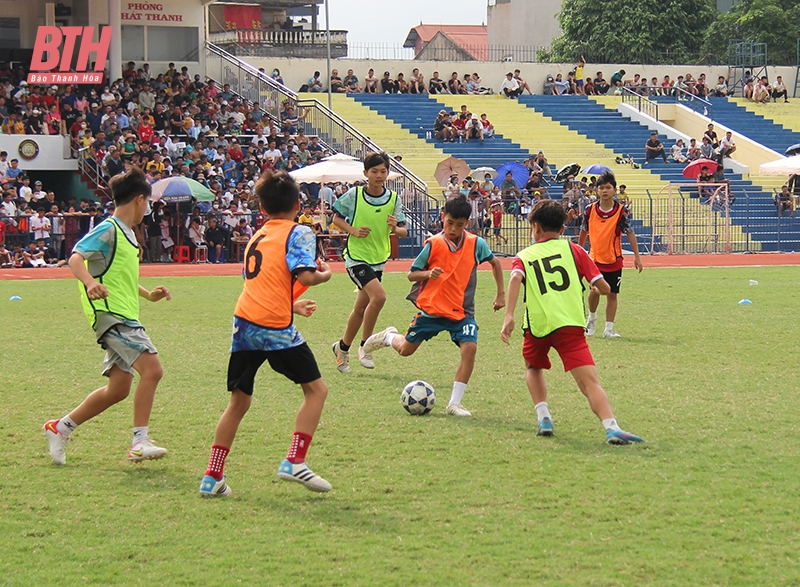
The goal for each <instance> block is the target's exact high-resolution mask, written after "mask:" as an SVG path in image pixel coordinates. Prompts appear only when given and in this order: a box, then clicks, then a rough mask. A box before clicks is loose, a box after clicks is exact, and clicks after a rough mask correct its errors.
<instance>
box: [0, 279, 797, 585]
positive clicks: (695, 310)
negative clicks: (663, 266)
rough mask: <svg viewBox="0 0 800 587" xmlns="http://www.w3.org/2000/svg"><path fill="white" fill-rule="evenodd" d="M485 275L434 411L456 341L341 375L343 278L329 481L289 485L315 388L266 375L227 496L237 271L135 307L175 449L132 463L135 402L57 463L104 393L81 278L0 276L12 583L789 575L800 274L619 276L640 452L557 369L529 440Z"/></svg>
mask: <svg viewBox="0 0 800 587" xmlns="http://www.w3.org/2000/svg"><path fill="white" fill-rule="evenodd" d="M480 277H481V287H480V290H479V292H478V301H479V311H478V315H477V320H478V323H479V324H480V326H481V338H480V340H479V345H478V347H479V350H478V366H477V368H476V372H475V375H474V376H473V379H472V381H471V383H470V386H469V389H468V391H467V395H466V397H465V400H464V404H465V405H466V406H467V407H468V408H469V409H471V410H472V411H473V414H474V417H473V418H471V419H458V418H453V417H446V416H445V415H444V409H443V407H444V405H445V404H446V402H447V399H448V397H449V393H450V387H451V385H452V377H453V373H454V370H455V366H456V364H457V362H458V355H457V352H456V349H455V347H454V346H453V345H452V343H450V342H449V340H447V339H446V338H445V337H444V336H440V337H439V338H437V339H435V340H433V341H431V342H430V343H427V344H426V345H423V347H422V348H421V349H420V351H419V352H418V353H417V355H415V356H413V357H410V358H405V359H403V358H401V357H398V356H397V355H396V354H394V353H393V352H390V351H389V350H388V349H386V350H383V351H379V352H378V353H376V355H375V357H376V363H377V368H376V369H375V370H374V371H372V372H370V371H367V370H365V369H363V368H361V367H360V366H358V365H357V364H356V365H355V366H354V367H353V372H352V373H351V374H350V375H347V376H345V375H340V374H339V373H337V372H336V370H335V366H334V364H333V357H332V354H331V351H330V344H331V343H332V342H333V341H334V340H336V339H337V338H338V336H339V335H340V333H341V330H342V327H343V323H344V320H345V317H346V315H347V313H348V311H349V309H350V307H351V304H352V301H353V298H354V294H352V293H351V292H352V290H353V287H352V285H351V283H350V282H349V280H348V279H347V277H346V276H345V275H335V276H334V278H333V280H332V281H331V282H330V283H328V284H326V285H323V286H320V287H318V288H314V289H312V290H311V291H310V292H309V294H308V295H307V297H311V298H312V299H316V300H317V301H318V302H319V310H318V312H317V313H316V314H315V315H314V316H313V317H312V318H310V319H303V318H299V319H298V321H299V322H298V323H299V325H300V329H301V331H302V332H303V333H304V335H305V337H306V339H307V340H308V341H309V344H310V346H311V348H312V349H313V351H314V352H315V354H316V356H317V358H318V360H319V363H320V368H321V370H322V373H323V377H324V378H325V379H326V381H327V382H328V385H329V387H330V395H329V398H328V403H327V405H326V409H325V412H324V414H323V418H322V423H321V425H320V428H319V430H318V432H317V434H316V436H315V438H314V443H313V444H312V447H311V451H310V452H309V463H310V464H311V466H312V467H314V469H315V470H316V471H317V472H319V473H320V474H321V475H323V476H324V477H325V478H327V479H328V480H329V481H330V482H331V483H332V484H333V486H334V491H333V492H331V493H329V494H325V495H319V494H312V493H310V492H308V491H306V490H305V489H303V488H302V487H301V486H299V485H296V484H287V483H285V482H282V481H280V480H278V479H277V477H276V474H275V473H276V470H277V467H278V464H279V463H280V461H281V459H283V457H284V455H285V452H286V449H287V447H288V442H289V440H290V436H291V432H292V424H293V419H294V414H295V412H296V409H297V407H298V405H299V402H300V397H301V396H300V392H299V389H297V388H295V387H294V386H293V385H292V384H290V383H289V382H288V381H286V380H284V379H282V378H281V377H279V376H276V375H275V374H273V373H272V372H271V371H269V370H268V369H264V370H262V373H261V375H260V376H259V379H257V381H256V387H257V390H256V394H255V398H254V402H253V408H252V409H251V411H250V413H249V414H248V417H247V418H245V420H244V422H243V425H242V427H241V428H240V431H239V435H238V438H237V440H236V443H235V444H234V447H233V451H232V452H231V456H230V457H229V459H228V464H227V467H226V472H227V474H228V481H229V482H230V485H231V487H232V489H233V491H234V495H233V496H232V497H231V498H229V499H219V500H204V499H201V498H200V497H199V496H198V494H197V489H198V485H199V482H200V478H201V477H202V474H203V471H204V470H205V466H206V464H207V459H208V451H209V447H210V444H211V440H212V438H213V432H214V426H215V425H216V422H217V420H218V418H219V415H220V414H221V413H222V410H223V409H224V407H225V405H226V403H227V393H226V392H224V379H225V372H226V367H227V351H228V346H229V336H230V323H231V313H232V308H233V305H234V303H235V300H236V298H237V296H238V293H239V290H240V285H241V280H240V279H238V278H219V277H218V278H210V277H209V278H173V279H164V280H161V281H160V283H164V284H165V285H167V286H168V287H169V288H170V289H171V290H172V294H173V300H172V301H171V302H169V303H167V302H159V303H157V304H149V303H147V302H143V304H146V305H144V306H143V312H142V320H143V322H144V324H145V325H146V326H147V330H148V333H149V334H150V336H151V337H152V339H153V341H154V342H155V344H156V346H157V347H158V348H159V352H160V354H161V358H162V361H163V364H164V366H165V371H166V375H165V378H164V379H163V381H162V384H161V386H160V387H159V392H158V394H157V396H156V404H155V409H154V413H153V417H152V421H151V434H152V436H153V437H154V438H155V440H156V441H157V442H158V443H159V444H160V445H162V446H166V447H167V448H169V450H170V454H169V456H168V458H167V459H164V460H162V461H154V462H150V463H143V464H139V465H133V464H129V463H128V462H127V461H126V460H125V455H126V453H127V448H128V443H129V442H130V434H131V429H130V427H131V421H132V406H131V404H130V401H127V402H125V403H123V404H120V405H118V406H116V407H114V408H112V409H111V410H109V411H108V412H106V413H105V414H103V415H101V416H100V417H98V418H97V419H96V420H94V421H91V422H89V423H87V424H85V425H84V426H82V427H81V428H80V429H79V430H78V431H77V432H76V433H75V434H74V435H73V439H74V441H73V442H72V443H70V445H69V446H68V449H67V459H68V465H67V466H66V467H60V468H59V467H56V466H54V465H52V464H51V461H50V458H49V456H48V454H47V444H46V441H45V438H44V434H43V433H42V430H41V426H42V423H43V422H44V421H45V420H47V419H50V418H56V417H61V416H62V415H63V414H65V413H67V412H68V411H69V410H70V409H71V408H72V407H74V406H75V405H76V404H77V403H78V402H79V401H81V400H82V399H83V398H84V396H85V395H86V393H87V392H88V391H89V390H91V389H93V388H95V387H97V386H99V385H101V384H102V378H101V377H100V376H99V367H100V361H101V357H102V353H101V350H100V349H99V347H97V346H96V345H95V344H94V343H93V342H92V334H91V332H90V330H89V328H88V325H87V324H86V321H85V318H84V317H83V315H82V314H81V311H80V306H79V303H78V296H77V285H76V283H75V282H74V281H69V280H58V281H27V282H0V308H1V310H0V317H1V318H2V324H3V343H2V359H1V361H2V363H1V364H2V366H0V397H2V417H0V438H2V439H3V446H2V450H1V451H0V470H2V477H0V479H1V480H0V498H2V499H0V516H1V517H2V521H3V528H2V534H1V535H0V536H1V537H0V553H2V554H0V571H2V572H0V585H40V584H44V583H45V582H47V583H49V584H54V583H57V584H59V585H154V586H161V585H236V584H241V585H264V586H283V585H286V586H289V585H292V586H306V585H308V586H315V587H316V586H333V585H342V586H351V585H354V586H355V585H359V586H360V585H363V586H384V585H385V586H394V585H397V586H404V587H405V586H409V585H453V586H473V585H475V586H505V585H520V586H522V585H525V586H528V585H533V584H537V585H598V586H617V585H625V586H642V585H654V586H673V585H674V586H686V585H698V586H705V585H748V586H750V585H752V584H754V583H756V584H759V585H762V586H763V585H775V586H785V585H800V560H798V559H799V558H800V555H798V552H800V517H799V516H798V515H797V504H798V499H799V498H800V490H799V489H798V457H800V442H798V441H799V440H800V425H799V424H798V416H797V414H798V412H800V397H799V396H798V384H797V370H796V365H797V348H796V346H797V336H798V335H797V333H798V330H799V329H800V318H798V316H799V315H800V312H798V311H797V307H796V306H797V304H796V299H797V295H796V291H797V288H796V286H797V278H798V272H797V269H796V268H749V269H669V270H654V269H650V270H647V269H646V270H645V272H644V273H642V274H641V275H635V274H633V273H632V272H630V271H628V272H626V275H625V280H624V282H623V294H622V297H621V303H620V316H619V319H618V321H617V324H616V326H617V330H619V331H620V332H621V333H622V335H623V337H624V338H622V339H621V340H615V341H608V340H603V339H602V338H599V337H597V338H595V339H593V340H591V342H590V346H591V348H592V352H593V353H594V355H595V359H596V361H597V363H598V367H599V372H600V379H601V382H602V384H603V385H604V387H605V388H606V390H607V391H608V393H609V396H610V398H611V402H612V406H613V407H614V409H615V412H616V415H617V417H618V419H619V421H620V424H621V425H622V427H623V428H625V429H627V430H630V431H631V432H634V433H636V434H639V435H641V436H643V437H644V438H645V439H646V440H647V442H646V443H645V444H644V445H637V446H628V447H611V446H608V445H606V444H605V443H604V433H603V430H602V428H601V426H600V424H599V422H598V421H597V420H596V419H595V417H594V415H593V414H592V413H591V412H590V410H589V408H588V405H587V403H586V401H585V400H584V398H583V396H581V395H580V393H579V392H578V391H577V389H576V387H575V385H574V383H573V382H572V379H571V378H570V377H569V376H568V375H565V374H564V373H563V372H561V364H560V361H559V360H558V359H557V358H556V357H554V369H553V371H552V372H551V373H550V375H549V384H550V398H549V402H550V407H551V411H552V412H553V416H554V421H555V432H556V435H555V437H553V438H550V439H543V438H537V437H536V436H535V432H536V414H535V411H534V409H533V405H532V402H531V400H530V397H529V396H528V394H527V391H526V388H525V384H524V372H523V368H522V364H521V357H520V353H521V335H520V333H519V332H517V333H515V335H514V336H515V338H514V341H513V344H512V346H511V347H510V348H509V347H506V346H505V345H503V344H502V343H501V342H500V340H499V336H498V332H499V329H500V326H501V322H502V312H501V313H498V314H492V312H491V311H490V305H491V301H492V298H493V284H492V279H491V275H490V274H489V273H482V274H481V276H480ZM749 279H757V280H758V281H759V285H758V286H754V287H751V286H749V285H748V280H749ZM385 283H386V286H387V290H388V292H389V303H388V304H387V307H386V308H385V309H384V312H383V314H382V316H381V320H380V325H381V326H385V325H388V324H393V325H395V326H397V327H398V328H400V329H401V330H404V328H405V326H406V324H407V323H408V321H409V319H410V318H411V316H412V315H413V307H412V306H411V304H410V303H409V302H407V301H405V300H404V299H403V298H404V296H405V295H406V293H407V291H408V282H407V281H406V280H405V277H404V276H402V275H388V276H387V277H386V280H385ZM143 284H144V285H145V286H153V285H156V282H154V281H152V280H143ZM12 295H19V296H21V297H22V301H21V302H10V301H8V298H9V297H10V296H12ZM742 298H751V299H752V300H753V302H754V304H753V305H752V306H740V305H737V302H738V301H739V300H740V299H742ZM518 315H519V314H518ZM415 378H420V379H425V380H427V381H429V382H430V383H431V384H432V385H433V386H434V387H435V388H436V389H437V391H438V399H439V406H438V407H437V409H435V410H434V412H433V413H432V414H430V415H429V416H426V417H422V418H419V417H411V416H408V415H406V413H405V412H404V411H403V410H402V408H401V406H400V403H399V395H400V389H401V388H402V387H403V385H404V384H405V383H406V382H407V381H409V380H411V379H415Z"/></svg>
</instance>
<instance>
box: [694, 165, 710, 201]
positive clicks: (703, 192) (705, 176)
mask: <svg viewBox="0 0 800 587" xmlns="http://www.w3.org/2000/svg"><path fill="white" fill-rule="evenodd" d="M713 182H714V177H713V176H712V175H711V174H710V173H709V172H708V166H706V165H703V167H701V168H700V175H698V176H697V193H698V194H699V196H700V199H702V198H704V197H709V196H711V195H712V194H713V190H710V191H709V188H704V187H703V184H706V183H713Z"/></svg>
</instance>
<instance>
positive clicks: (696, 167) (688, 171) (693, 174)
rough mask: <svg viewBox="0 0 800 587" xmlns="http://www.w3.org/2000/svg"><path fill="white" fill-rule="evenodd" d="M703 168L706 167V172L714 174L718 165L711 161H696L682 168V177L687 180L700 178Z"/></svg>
mask: <svg viewBox="0 0 800 587" xmlns="http://www.w3.org/2000/svg"><path fill="white" fill-rule="evenodd" d="M703 167H708V172H709V173H714V172H715V171H716V170H717V167H719V164H718V163H717V162H716V161H712V160H711V159H696V160H695V161H692V162H691V163H689V165H687V166H686V167H685V168H684V170H683V177H685V178H687V179H697V178H698V177H700V173H701V172H702V171H703Z"/></svg>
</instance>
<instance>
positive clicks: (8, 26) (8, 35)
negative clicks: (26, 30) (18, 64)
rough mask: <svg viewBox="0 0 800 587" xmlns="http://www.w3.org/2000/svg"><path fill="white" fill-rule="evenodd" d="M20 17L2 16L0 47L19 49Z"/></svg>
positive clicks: (0, 21)
mask: <svg viewBox="0 0 800 587" xmlns="http://www.w3.org/2000/svg"><path fill="white" fill-rule="evenodd" d="M19 43H20V41H19V19H18V18H0V49H19V48H20V44H19Z"/></svg>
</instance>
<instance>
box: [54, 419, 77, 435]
mask: <svg viewBox="0 0 800 587" xmlns="http://www.w3.org/2000/svg"><path fill="white" fill-rule="evenodd" d="M77 427H78V425H77V424H76V423H75V422H73V421H72V418H70V417H69V416H64V417H63V418H61V419H60V420H59V421H58V424H56V430H58V432H59V433H60V434H61V436H63V437H64V438H67V437H69V435H70V434H72V433H73V432H74V431H75V429H76V428H77Z"/></svg>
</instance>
